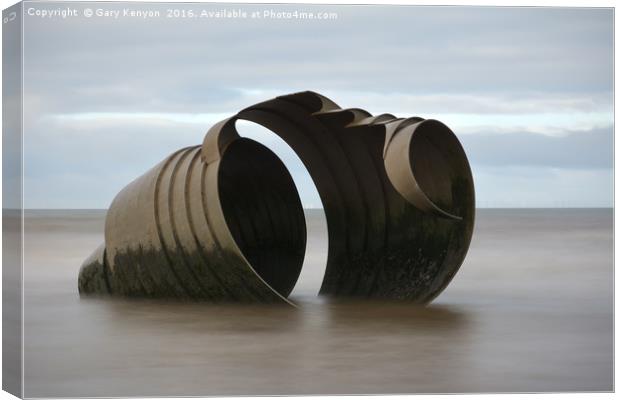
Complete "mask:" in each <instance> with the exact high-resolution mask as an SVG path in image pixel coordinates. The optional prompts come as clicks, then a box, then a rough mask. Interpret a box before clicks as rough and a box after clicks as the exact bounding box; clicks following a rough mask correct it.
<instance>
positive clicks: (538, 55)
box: [24, 3, 613, 208]
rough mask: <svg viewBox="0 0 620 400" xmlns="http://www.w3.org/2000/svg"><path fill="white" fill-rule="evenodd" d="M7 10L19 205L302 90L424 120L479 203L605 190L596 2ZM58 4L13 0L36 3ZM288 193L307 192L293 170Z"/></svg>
mask: <svg viewBox="0 0 620 400" xmlns="http://www.w3.org/2000/svg"><path fill="white" fill-rule="evenodd" d="M70 6H71V7H72V8H76V9H77V10H78V13H79V15H80V16H79V17H72V18H66V19H62V18H41V17H39V16H28V15H26V16H25V28H24V31H25V37H24V46H25V55H24V64H25V65H24V74H25V77H24V80H25V88H24V92H25V98H24V105H25V109H24V111H25V118H24V120H25V125H24V131H25V132H24V133H25V141H24V146H25V165H26V170H25V180H24V190H25V206H26V207H28V208H107V207H108V205H109V204H110V202H111V201H112V199H113V197H114V195H115V194H116V193H117V192H118V191H119V190H120V189H121V188H122V187H123V186H124V185H126V184H127V183H128V182H129V181H130V180H132V179H134V178H135V177H137V176H139V175H140V174H142V173H143V172H145V171H146V170H147V169H149V168H150V167H152V166H153V165H154V164H156V163H157V162H158V161H160V160H161V159H163V158H164V157H166V156H167V155H168V154H169V153H171V152H173V151H174V150H176V149H178V148H180V147H182V146H186V145H192V144H198V143H201V142H202V138H203V135H204V133H205V132H206V131H207V130H208V128H209V127H210V126H211V125H212V124H213V123H215V122H217V121H219V120H221V119H223V118H226V117H228V116H230V115H232V114H234V113H235V112H237V111H238V110H240V109H241V108H244V107H246V106H249V105H251V104H254V103H256V102H258V101H261V100H266V99H269V98H272V97H274V96H276V95H280V94H285V93H290V92H295V91H300V90H314V91H317V92H320V93H322V94H325V95H326V96H328V97H330V98H332V99H333V100H334V101H335V102H336V103H338V104H339V105H340V106H342V107H360V108H364V109H366V110H368V111H370V112H371V113H373V114H377V113H382V112H389V113H392V114H396V115H398V116H402V117H408V116H421V117H424V118H437V119H439V120H441V121H443V122H444V123H446V124H447V125H448V126H450V127H451V128H452V129H453V130H454V132H455V133H456V134H457V136H458V137H459V139H460V140H461V142H462V144H463V146H464V147H465V151H466V152H467V155H468V157H469V160H470V163H471V165H472V170H473V174H474V180H475V185H476V196H477V203H478V206H479V207H584V206H585V207H592V206H594V207H601V206H602V207H609V206H612V202H613V190H612V187H613V86H612V82H613V53H612V50H613V47H612V39H613V15H612V11H611V10H610V9H559V8H556V9H549V8H476V7H414V6H390V7H383V6H382V7H379V6H305V5H293V6H281V5H268V6H260V5H254V6H250V5H243V6H235V5H231V4H227V5H210V6H207V5H200V4H198V5H197V4H193V5H191V4H190V5H182V4H177V5H176V7H179V8H181V7H184V8H185V9H186V10H189V9H190V8H191V9H192V10H194V11H195V12H198V13H200V11H202V10H203V9H205V10H221V9H237V8H242V9H243V10H245V11H247V12H248V13H251V12H252V11H259V12H261V13H262V12H263V11H264V10H265V9H273V10H277V11H281V10H287V11H293V10H300V11H314V12H316V11H327V12H335V13H337V14H338V18H337V19H336V20H323V21H317V20H313V21H308V20H305V21H303V20H294V19H293V20H275V19H264V18H262V19H251V18H246V19H203V18H193V19H192V18H190V19H183V18H176V19H169V18H165V17H166V8H169V7H168V6H166V5H161V4H159V5H153V4H150V5H149V4H132V5H131V7H132V8H133V9H139V10H159V11H160V12H161V17H160V18H154V19H146V20H145V19H140V18H129V17H122V16H121V17H120V18H118V19H111V18H104V17H97V16H96V15H95V16H93V17H91V18H86V17H83V10H84V8H86V7H88V8H91V9H93V10H96V9H97V8H101V9H104V10H112V9H116V10H122V9H123V8H125V7H126V6H123V5H122V4H111V3H100V4H93V3H88V4H84V5H80V4H74V3H73V4H71V5H70ZM57 7H65V6H63V5H59V4H58V3H25V11H26V12H28V8H33V9H36V10H42V9H46V10H53V9H56V8H57ZM240 130H241V131H242V133H246V134H248V135H250V136H252V137H254V138H257V139H260V140H261V141H263V143H265V144H267V145H268V146H270V147H272V148H273V149H274V150H275V151H277V152H278V154H280V155H281V156H282V158H283V159H284V160H285V161H286V162H287V163H288V164H289V167H290V170H291V172H292V173H293V175H294V176H295V178H296V179H297V180H298V181H299V182H300V183H301V185H300V186H301V187H300V192H301V195H302V201H303V202H304V205H305V206H308V207H320V201H319V199H318V197H317V196H316V193H314V190H313V189H311V188H310V184H309V178H308V177H307V175H306V174H305V171H304V170H303V167H301V165H300V163H299V162H298V161H297V162H296V160H295V157H294V155H293V154H292V152H290V151H288V152H287V151H286V150H287V149H286V148H285V146H284V145H283V144H282V143H280V142H279V141H278V140H277V138H276V137H275V135H272V134H269V133H268V132H265V131H264V130H262V129H260V128H258V127H256V126H253V125H251V124H243V125H241V126H240Z"/></svg>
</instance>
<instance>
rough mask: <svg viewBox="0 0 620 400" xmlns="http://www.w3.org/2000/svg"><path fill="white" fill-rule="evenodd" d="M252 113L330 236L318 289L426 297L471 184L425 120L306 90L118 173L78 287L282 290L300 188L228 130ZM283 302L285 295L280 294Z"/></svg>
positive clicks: (448, 253) (301, 226)
mask: <svg viewBox="0 0 620 400" xmlns="http://www.w3.org/2000/svg"><path fill="white" fill-rule="evenodd" d="M237 120H248V121H252V122H255V123H257V124H260V125H262V126H264V127H266V128H268V129H270V130H271V131H273V132H274V133H275V134H277V135H278V136H280V137H281V138H282V139H283V140H284V141H286V143H288V144H289V145H290V147H291V148H292V149H293V150H294V151H295V152H296V153H297V155H298V156H299V158H300V159H301V160H302V162H303V163H304V165H305V166H306V168H307V169H308V172H309V173H310V175H311V177H312V179H313V181H314V183H315V185H316V188H317V190H318V193H319V195H320V197H321V201H322V203H323V207H324V210H325V217H326V220H327V228H328V240H329V242H328V243H329V250H328V259H327V267H326V270H325V277H324V279H323V283H322V286H321V290H320V293H321V294H324V295H333V296H352V297H368V298H384V299H402V300H410V301H415V302H419V303H428V302H430V301H431V300H432V299H433V298H435V297H436V296H437V295H438V294H439V293H440V292H441V291H442V290H443V289H444V288H445V287H446V286H447V285H448V283H449V282H450V280H451V279H452V277H453V276H454V274H455V273H456V272H457V270H458V269H459V267H460V265H461V264H462V262H463V259H464V258H465V255H466V253H467V250H468V248H469V243H470V240H471V236H472V231H473V225H474V213H475V205H474V186H473V179H472V174H471V170H470V167H469V163H468V161H467V157H466V156H465V152H464V151H463V148H462V147H461V145H460V143H459V141H458V139H457V138H456V136H455V135H454V134H453V133H452V131H451V130H450V129H449V128H448V127H446V126H445V125H444V124H442V123H441V122H439V121H436V120H425V119H422V118H417V117H414V118H396V117H395V116H393V115H391V114H381V115H377V116H372V115H370V114H369V113H368V112H366V111H364V110H361V109H357V108H353V109H341V108H340V107H339V106H338V105H336V104H335V103H334V102H333V101H331V100H329V99H328V98H326V97H324V96H321V95H319V94H317V93H314V92H301V93H294V94H290V95H286V96H280V97H277V98H275V99H272V100H269V101H265V102H263V103H259V104H256V105H253V106H251V107H248V108H246V109H244V110H242V111H240V112H239V113H238V114H236V115H234V116H232V117H231V118H228V119H226V120H224V121H221V122H219V123H218V124H216V125H215V126H213V127H212V128H211V129H210V130H209V131H208V132H207V134H206V136H205V138H204V141H203V143H202V145H200V146H194V147H188V148H184V149H181V150H178V151H176V152H175V153H173V154H172V155H170V156H169V157H168V158H166V159H165V160H164V161H162V162H161V163H159V164H158V165H156V166H155V167H154V168H152V169H151V170H149V171H148V172H146V173H145V174H144V175H142V176H140V177H139V178H137V179H136V180H134V181H133V182H131V183H130V184H129V185H127V186H126V187H125V188H124V189H123V190H121V192H120V193H119V194H118V195H117V196H116V198H115V199H114V200H113V202H112V204H111V206H110V208H109V210H108V213H107V216H106V220H105V243H104V244H102V245H101V246H100V247H99V248H98V249H96V250H95V252H94V253H93V254H92V255H91V256H90V257H89V258H88V259H87V260H86V261H85V262H84V264H83V265H82V268H81V270H80V274H79V279H78V281H79V282H78V286H79V291H80V294H82V295H87V294H112V295H121V296H136V297H157V298H182V299H188V300H190V299H191V300H210V301H244V302H287V303H290V302H289V301H288V300H287V296H288V295H289V294H290V292H291V291H292V289H293V287H294V286H295V283H296V281H297V278H298V277H299V274H300V272H301V266H302V264H303V259H304V253H305V244H306V226H305V220H304V213H303V208H302V204H301V201H300V199H299V194H298V192H297V189H296V188H295V185H294V183H293V179H292V178H291V176H290V174H289V172H288V171H287V169H286V168H285V166H284V165H283V163H282V162H281V161H280V159H279V158H278V157H277V156H276V155H275V154H274V153H272V152H271V151H270V150H269V149H268V148H266V147H264V146H263V145H261V144H259V143H257V142H255V141H253V140H250V139H247V138H242V137H240V136H239V134H238V133H237V131H236V129H235V121H237ZM291 304H292V303H291Z"/></svg>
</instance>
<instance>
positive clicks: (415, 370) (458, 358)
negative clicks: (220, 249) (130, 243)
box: [24, 209, 613, 397]
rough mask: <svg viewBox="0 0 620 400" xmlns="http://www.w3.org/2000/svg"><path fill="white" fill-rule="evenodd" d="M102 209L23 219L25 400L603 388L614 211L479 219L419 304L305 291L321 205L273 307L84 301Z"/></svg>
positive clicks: (609, 343)
mask: <svg viewBox="0 0 620 400" xmlns="http://www.w3.org/2000/svg"><path fill="white" fill-rule="evenodd" d="M104 214H105V212H104V211H98V210H93V211H31V212H29V213H28V214H27V216H26V218H25V229H26V233H25V245H26V256H25V271H24V277H25V278H24V279H25V314H24V315H25V333H24V339H25V349H24V354H25V364H24V369H25V380H26V382H25V396H27V397H37V396H45V397H72V396H80V397H87V396H162V395H166V396H188V395H197V396H200V395H205V396H206V395H250V394H255V395H269V394H273V395H285V394H312V393H315V394H358V393H438V392H439V393H452V392H459V393H461V392H539V391H610V390H612V389H613V376H612V374H613V304H612V299H613V254H612V253H613V240H612V238H613V231H612V219H613V217H612V215H613V211H612V210H611V209H554V210H552V209H546V210H542V209H541V210H535V209H519V210H517V209H495V210H478V213H477V221H476V229H475V232H474V237H473V241H472V245H471V248H470V251H469V254H468V256H467V258H466V261H465V263H464V264H463V266H462V267H461V270H460V271H459V273H458V274H457V275H456V277H455V279H454V280H453V282H452V283H451V284H450V286H448V288H447V290H446V291H445V292H444V293H443V294H441V295H440V296H439V297H438V298H437V299H436V300H435V301H434V302H433V303H432V304H431V305H430V306H427V307H418V306H414V305H411V304H403V303H385V302H368V301H356V302H352V301H339V302H337V301H328V300H325V299H322V298H320V297H317V296H316V292H317V291H318V289H319V286H320V281H321V277H322V271H323V270H324V263H325V259H326V246H327V243H326V241H325V235H324V232H325V224H324V221H323V218H322V212H320V211H311V212H309V213H308V226H309V237H308V253H307V257H306V263H305V265H304V270H303V273H302V276H301V278H300V281H299V283H298V286H297V287H296V289H295V291H294V292H293V295H292V299H293V300H294V301H295V302H297V303H298V304H299V306H300V307H299V308H298V309H294V308H289V307H282V306H232V305H229V306H222V305H219V306H217V305H209V304H183V303H175V302H157V301H145V300H141V301H137V300H133V301H129V300H119V299H114V300H112V299H108V300H101V299H99V300H95V299H80V297H79V296H78V293H77V274H78V270H79V266H80V264H81V263H82V261H83V260H84V258H85V257H87V256H88V255H89V254H90V252H91V251H92V250H93V249H94V248H95V247H96V246H97V245H99V243H101V242H102V240H103V219H104Z"/></svg>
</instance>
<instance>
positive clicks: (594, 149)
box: [460, 126, 613, 169]
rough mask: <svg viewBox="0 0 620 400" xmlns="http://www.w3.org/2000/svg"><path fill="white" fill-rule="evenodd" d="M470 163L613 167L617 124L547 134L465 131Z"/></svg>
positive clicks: (556, 166) (464, 145)
mask: <svg viewBox="0 0 620 400" xmlns="http://www.w3.org/2000/svg"><path fill="white" fill-rule="evenodd" d="M460 140H461V143H462V145H463V147H464V148H465V151H466V152H467V154H468V158H469V160H470V163H472V164H474V165H477V166H485V165H490V166H524V167H527V166H540V167H555V168H586V169H587V168H606V169H610V168H612V167H613V127H611V126H610V127H608V128H605V129H595V130H591V131H588V132H566V133H565V134H564V135H561V136H545V135H540V134H534V133H528V132H518V133H517V132H514V133H505V134H491V133H474V134H468V135H462V136H461V137H460Z"/></svg>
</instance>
